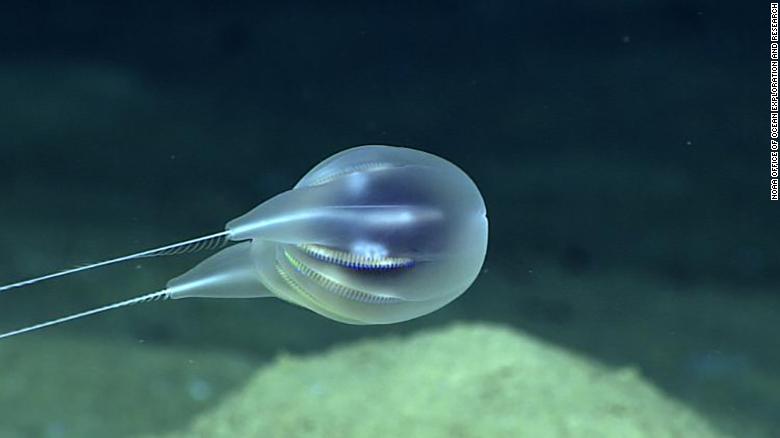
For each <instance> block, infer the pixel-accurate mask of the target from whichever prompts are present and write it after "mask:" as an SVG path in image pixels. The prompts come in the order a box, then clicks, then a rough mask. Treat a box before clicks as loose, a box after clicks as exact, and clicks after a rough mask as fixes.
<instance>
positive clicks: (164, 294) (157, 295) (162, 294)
mask: <svg viewBox="0 0 780 438" xmlns="http://www.w3.org/2000/svg"><path fill="white" fill-rule="evenodd" d="M169 297H170V293H169V292H168V290H167V289H166V290H161V291H157V292H153V293H150V294H146V295H142V296H140V297H136V298H131V299H129V300H125V301H120V302H118V303H114V304H109V305H107V306H103V307H98V308H96V309H92V310H87V311H85V312H81V313H76V314H73V315H68V316H65V317H62V318H57V319H53V320H51V321H46V322H42V323H40V324H35V325H31V326H29V327H25V328H21V329H18V330H13V331H10V332H6V333H3V334H0V339H4V338H10V337H11V336H16V335H21V334H22V333H29V332H32V331H35V330H40V329H42V328H45V327H50V326H53V325H57V324H62V323H63V322H68V321H73V320H74V319H79V318H83V317H85V316H90V315H94V314H96V313H101V312H105V311H107V310H113V309H118V308H120V307H125V306H132V305H133V304H139V303H145V302H148V301H156V300H166V299H168V298H169Z"/></svg>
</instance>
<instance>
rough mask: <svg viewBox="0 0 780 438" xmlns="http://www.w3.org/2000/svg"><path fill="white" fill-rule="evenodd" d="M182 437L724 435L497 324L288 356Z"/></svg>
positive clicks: (646, 388)
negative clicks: (314, 353)
mask: <svg viewBox="0 0 780 438" xmlns="http://www.w3.org/2000/svg"><path fill="white" fill-rule="evenodd" d="M172 436H181V437H185V436H186V437H215V438H218V437H405V438H408V437H514V438H517V437H520V438H521V437H535V438H538V437H620V438H632V437H653V438H659V437H686V438H691V437H718V436H722V435H721V434H720V433H719V432H718V431H716V430H715V429H714V428H713V427H712V426H710V425H709V424H708V423H707V422H706V420H704V419H703V418H702V417H700V416H699V415H697V414H696V413H694V412H693V411H692V410H690V409H689V408H687V407H686V406H684V405H682V404H681V403H679V402H677V401H675V400H672V399H670V398H669V397H668V396H666V395H665V394H663V393H662V392H661V391H660V390H658V389H656V388H655V387H654V386H653V385H652V384H651V383H649V382H648V381H647V380H645V379H643V378H642V377H641V376H640V375H639V373H638V372H637V371H635V370H633V369H630V368H629V369H613V368H609V367H607V366H604V365H601V364H599V363H595V362H593V361H591V360H589V359H587V358H584V357H582V356H578V355H576V354H573V353H570V352H567V351H565V350H562V349H560V348H558V347H555V346H552V345H548V344H546V343H544V342H542V341H539V340H537V339H534V338H532V337H529V336H527V335H524V334H522V333H519V332H517V331H513V330H511V329H508V328H504V327H501V326H494V325H481V324H467V325H456V326H452V327H449V328H445V329H439V330H435V331H432V332H427V333H420V334H417V335H413V336H411V337H407V338H390V339H384V340H370V341H363V342H359V343H356V344H354V345H348V346H344V347H338V348H334V349H333V350H331V351H328V352H326V353H324V354H322V355H319V356H311V357H292V356H283V357H280V358H278V359H277V360H276V361H275V362H274V363H273V364H271V365H269V366H267V367H265V368H263V369H261V370H259V371H258V372H257V373H256V374H255V375H254V377H252V378H251V379H250V380H249V381H248V383H247V385H246V386H244V387H243V388H242V389H240V390H238V391H237V392H236V393H234V394H233V395H232V396H229V397H227V398H226V399H225V401H224V402H222V403H221V404H220V405H219V406H217V407H216V408H214V409H213V410H210V411H206V412H205V413H204V414H201V416H200V417H198V418H196V419H195V420H194V421H193V423H192V424H190V425H189V426H188V427H187V428H185V429H184V430H182V431H180V432H179V433H175V434H173V435H172Z"/></svg>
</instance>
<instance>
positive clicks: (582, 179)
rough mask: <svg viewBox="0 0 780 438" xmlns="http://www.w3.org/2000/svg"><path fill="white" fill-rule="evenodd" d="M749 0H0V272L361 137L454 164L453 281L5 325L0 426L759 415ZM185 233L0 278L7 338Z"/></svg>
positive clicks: (778, 256) (764, 296) (761, 81)
mask: <svg viewBox="0 0 780 438" xmlns="http://www.w3.org/2000/svg"><path fill="white" fill-rule="evenodd" d="M768 23H769V8H768V5H767V4H765V3H761V2H754V3H750V4H744V5H743V4H738V3H734V2H716V1H703V0H702V1H674V0H658V1H644V0H631V1H621V2H607V1H590V2H565V1H547V2H527V1H507V0H483V1H451V2H403V1H400V2H359V1H351V2H350V1H343V2H317V1H290V2H284V1H277V2H249V1H236V2H210V1H192V2H186V3H185V2H166V1H161V2H98V1H67V2H65V1H63V2H27V1H3V2H0V169H2V172H0V190H2V192H1V194H2V196H1V197H0V225H2V226H0V284H6V283H11V282H14V281H17V280H21V279H24V278H28V277H33V276H37V275H41V274H45V273H48V272H52V271H57V270H60V269H63V268H68V267H72V266H74V265H79V264H85V263H90V262H94V261H99V260H102V259H105V258H108V257H114V256H119V255H123V254H129V253H132V252H135V251H138V250H143V249H147V248H153V247H156V246H159V245H163V244H168V243H173V242H178V241H181V240H186V239H190V238H194V237H198V236H201V235H206V234H209V233H213V232H218V231H220V230H222V229H223V227H224V224H225V222H227V221H228V220H230V219H232V218H234V217H236V216H239V215H241V214H243V213H245V212H246V211H248V210H249V209H251V208H253V207H254V206H255V205H257V204H259V203H260V202H261V201H263V200H265V199H267V198H269V197H271V196H273V195H275V194H277V193H280V192H282V191H284V190H288V189H290V188H291V187H292V186H293V185H294V184H295V183H296V182H297V180H298V179H299V178H300V177H301V176H303V175H304V174H305V173H306V172H307V171H308V170H309V169H310V168H311V167H313V166H314V165H316V164H317V163H319V162H320V161H321V160H323V159H325V158H326V157H328V156H330V155H332V154H334V153H336V152H338V151H341V150H343V149H346V148H349V147H352V146H356V145H362V144H390V145H402V146H408V147H413V148H418V149H422V150H425V151H428V152H431V153H433V154H436V155H439V156H441V157H444V158H446V159H447V160H449V161H451V162H453V163H455V164H457V165H458V166H460V167H461V168H462V169H463V170H464V171H465V172H466V173H468V174H469V175H470V176H471V177H472V178H473V180H474V181H475V182H476V183H477V185H478V186H479V188H480V190H481V192H482V195H483V197H484V198H485V201H486V204H487V211H488V217H489V220H490V241H489V249H488V256H487V259H486V261H485V264H484V267H483V271H482V273H481V275H480V276H479V277H478V279H477V281H476V282H475V283H474V285H473V286H472V287H471V288H470V289H469V290H468V291H467V292H466V293H465V294H464V295H463V296H462V297H460V298H459V299H457V300H456V301H455V302H453V303H451V304H449V305H448V306H446V307H445V308H443V309H441V310H439V311H437V312H435V313H433V314H431V315H428V316H425V317H422V318H419V319H416V320H413V321H410V322H406V323H401V324H395V325H386V326H352V325H345V324H340V323H337V322H334V321H330V320H328V319H325V318H323V317H321V316H319V315H316V314H314V313H312V312H310V311H307V310H305V309H302V308H298V307H294V306H292V305H290V304H287V303H285V302H283V301H281V300H275V299H256V300H205V299H192V300H176V301H165V302H155V303H148V304H142V305H138V306H133V307H128V308H125V309H121V310H118V311H114V312H111V313H105V314H101V315H99V316H95V317H92V318H86V319H82V320H79V321H77V322H73V323H69V324H65V325H61V326H57V327H53V328H50V329H46V330H43V331H40V332H36V333H34V334H29V335H24V336H19V337H15V338H10V339H4V340H1V341H0V437H104V436H114V437H120V436H121V437H124V436H204V437H220V436H231V437H232V436H272V437H295V436H323V437H335V436H339V437H348V436H356V437H359V436H401V435H404V436H409V437H418V436H419V437H439V436H441V437H450V436H462V437H487V436H490V437H504V436H505V437H558V436H567V437H579V436H615V437H633V436H636V437H640V436H647V437H650V436H652V437H660V436H670V437H671V436H680V437H682V436H684V437H697V436H738V437H775V436H780V435H778V433H780V432H778V430H780V341H778V335H777V328H778V326H779V325H780V294H779V293H778V280H780V269H779V268H780V264H779V262H778V260H780V249H779V248H780V243H779V242H780V241H779V240H778V232H777V230H778V228H777V223H778V213H779V212H780V211H779V210H778V204H777V203H772V202H771V201H770V200H769V196H768V192H769V184H768V177H769V171H768V164H769V157H768V144H767V143H768V141H767V135H766V133H768V129H767V126H768V120H769V117H768V116H767V100H768V96H767V94H768V93H766V90H767V88H768V86H767V74H766V66H767V63H766V58H764V57H765V56H767V44H768V37H767V34H768ZM204 257H205V254H202V253H198V254H187V255H182V256H178V257H172V258H170V257H166V258H153V259H142V260H134V261H132V262H129V263H126V264H123V265H117V266H112V267H108V268H105V269H100V270H97V271H90V272H89V273H85V274H80V275H74V276H70V277H66V278H63V279H60V280H56V281H51V282H44V283H40V284H37V285H35V286H30V287H28V288H24V289H20V290H13V291H8V292H7V293H3V294H0V331H3V332H4V331H8V330H13V329H16V328H19V327H22V326H26V325H29V324H33V323H36V322H40V321H43V320H47V319H51V318H55V317H59V316H62V315H67V314H70V313H74V312H78V311H82V310H84V309H89V308H93V307H97V306H100V305H103V304H107V303H112V302H116V301H121V300H124V299H127V298H130V297H134V296H137V295H140V294H142V293H148V292H153V291H156V290H159V289H160V288H161V287H162V286H163V285H164V284H165V282H166V281H167V280H168V279H170V278H172V277H175V276H177V275H179V274H181V273H182V272H184V271H185V270H187V269H189V268H190V267H191V266H192V265H193V264H195V263H196V262H197V261H199V260H202V259H203V258H204Z"/></svg>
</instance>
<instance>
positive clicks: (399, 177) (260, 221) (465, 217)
mask: <svg viewBox="0 0 780 438" xmlns="http://www.w3.org/2000/svg"><path fill="white" fill-rule="evenodd" d="M226 228H227V231H228V233H229V238H230V239H231V240H251V243H248V244H247V243H245V244H242V245H245V246H244V247H243V248H242V249H241V250H240V251H238V250H235V249H233V248H234V247H231V248H228V249H225V250H223V252H220V253H218V254H216V255H215V256H213V257H212V258H211V259H208V260H206V261H204V262H203V263H202V264H201V265H200V266H198V267H196V268H195V269H194V270H193V271H195V270H200V271H202V272H204V273H206V274H202V275H201V274H198V275H192V274H191V273H188V274H185V275H184V276H182V277H179V278H177V279H174V280H172V281H171V282H170V283H169V290H171V291H172V294H171V296H172V297H173V298H177V297H185V296H267V295H269V294H272V295H275V296H277V297H279V298H282V299H284V300H287V301H289V302H292V303H295V304H298V305H301V306H303V307H307V308H309V309H311V310H313V311H315V312H317V313H320V314H322V315H324V316H326V317H328V318H331V319H335V320H338V321H342V322H346V323H353V324H384V323H393V322H398V321H404V320H408V319H412V318H416V317H418V316H421V315H424V314H427V313H430V312H432V311H434V310H436V309H438V308H440V307H442V306H444V305H445V304H447V303H449V302H450V301H452V300H453V299H455V298H457V297H458V296H459V295H460V294H461V293H463V292H464V291H465V290H466V289H467V288H468V287H469V286H470V285H471V283H472V282H473V281H474V279H475V278H476V276H477V274H478V273H479V271H480V269H481V266H482V263H483V261H484V258H485V252H486V250H487V238H488V222H487V217H486V211H485V203H484V201H483V199H482V196H481V195H480V193H479V190H478V189H477V187H476V185H475V184H474V183H473V182H472V181H471V179H470V178H469V177H468V176H467V175H466V174H465V173H464V172H463V171H462V170H460V169H459V168H458V167H456V166H455V165H453V164H452V163H450V162H449V161H447V160H444V159H442V158H439V157H437V156H435V155H431V154H428V153H425V152H422V151H418V150H414V149H408V148H401V147H392V146H361V147H356V148H352V149H348V150H345V151H343V152H340V153H338V154H336V155H334V156H332V157H330V158H328V159H326V160H325V161H323V162H322V163H320V164H319V165H317V166H316V167H314V168H313V169H312V170H311V171H309V173H307V174H306V175H305V176H304V177H303V178H302V179H301V180H300V182H298V184H297V185H296V186H295V187H294V188H293V189H292V190H289V191H287V192H284V193H281V194H279V195H277V196H275V197H273V198H271V199H269V200H268V201H266V202H264V203H262V204H260V205H259V206H258V207H256V208H255V209H253V210H251V211H250V212H248V213H247V214H245V215H243V216H241V217H239V218H237V219H235V220H233V221H230V222H229V223H228V224H227V227H226ZM224 252H227V253H228V254H227V255H225V254H223V253H224ZM228 258H230V259H233V260H230V261H228V263H227V264H228V265H230V266H232V270H233V271H234V272H235V273H236V275H226V276H222V277H219V278H218V281H214V280H213V279H214V278H217V277H215V276H214V275H215V274H214V273H215V272H218V271H221V269H222V268H217V269H212V268H210V265H212V264H215V263H218V264H220V266H225V263H226V259H228ZM250 266H253V269H251V268H250ZM239 274H240V275H239ZM204 278H206V279H211V281H205V280H204ZM199 281H200V283H198V282H199ZM230 290H233V291H234V292H232V293H231V292H230ZM247 291H255V293H254V294H251V293H250V294H247Z"/></svg>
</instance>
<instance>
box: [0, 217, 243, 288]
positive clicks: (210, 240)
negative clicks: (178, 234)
mask: <svg viewBox="0 0 780 438" xmlns="http://www.w3.org/2000/svg"><path fill="white" fill-rule="evenodd" d="M229 234H230V232H229V231H222V232H219V233H215V234H210V235H208V236H203V237H198V238H197V239H190V240H187V241H184V242H179V243H174V244H171V245H166V246H162V247H159V248H154V249H149V250H146V251H141V252H138V253H135V254H130V255H126V256H122V257H117V258H113V259H110V260H103V261H102V262H97V263H92V264H89V265H85V266H79V267H76V268H71V269H66V270H64V271H60V272H55V273H52V274H47V275H42V276H40V277H36V278H31V279H28V280H23V281H19V282H16V283H11V284H7V285H5V286H0V294H2V293H3V292H6V291H8V290H10V289H15V288H19V287H22V286H29V285H31V284H35V283H38V282H41V281H45V280H51V279H53V278H58V277H64V276H66V275H71V274H75V273H77V272H84V271H89V270H91V269H95V268H100V267H103V266H108V265H113V264H115V263H121V262H125V261H128V260H133V259H139V258H143V257H159V256H167V255H176V254H184V253H189V252H196V251H201V250H206V249H216V248H219V247H222V246H224V245H225V244H226V243H227V242H228V236H229Z"/></svg>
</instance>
